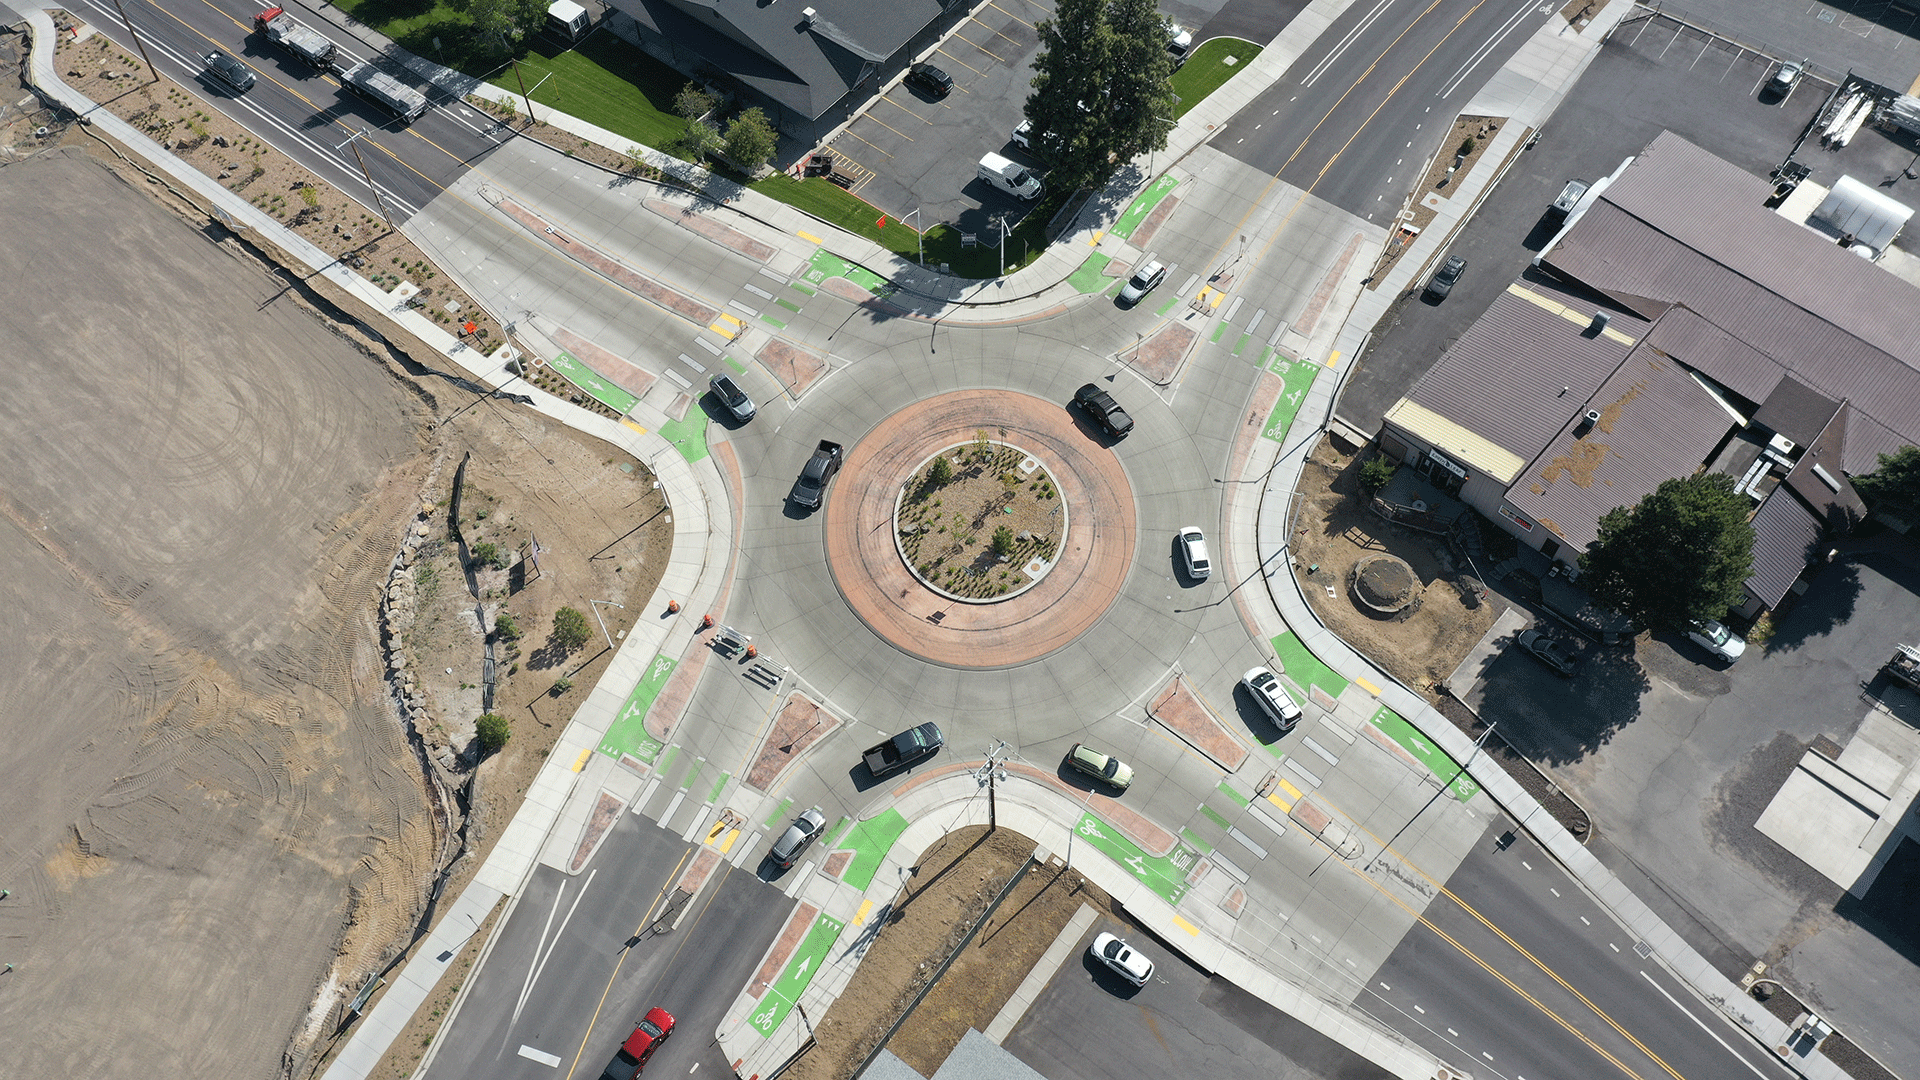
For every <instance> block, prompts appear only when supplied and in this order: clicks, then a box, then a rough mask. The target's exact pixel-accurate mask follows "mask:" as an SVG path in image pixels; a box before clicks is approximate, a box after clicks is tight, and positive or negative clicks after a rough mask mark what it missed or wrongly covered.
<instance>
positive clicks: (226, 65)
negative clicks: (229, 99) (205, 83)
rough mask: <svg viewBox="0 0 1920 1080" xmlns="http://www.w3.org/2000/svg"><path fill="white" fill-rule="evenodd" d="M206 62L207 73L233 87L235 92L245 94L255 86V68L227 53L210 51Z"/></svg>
mask: <svg viewBox="0 0 1920 1080" xmlns="http://www.w3.org/2000/svg"><path fill="white" fill-rule="evenodd" d="M206 62H207V74H209V75H212V76H213V77H214V78H216V79H219V80H220V81H221V82H223V83H226V84H227V85H228V86H230V87H232V88H233V92H234V93H236V94H244V93H246V92H247V91H248V89H250V88H251V87H252V86H253V69H252V68H250V67H248V66H247V65H245V64H243V63H241V62H240V61H238V60H235V59H234V58H233V57H231V56H228V55H227V54H226V53H220V52H211V53H208V54H207V55H206Z"/></svg>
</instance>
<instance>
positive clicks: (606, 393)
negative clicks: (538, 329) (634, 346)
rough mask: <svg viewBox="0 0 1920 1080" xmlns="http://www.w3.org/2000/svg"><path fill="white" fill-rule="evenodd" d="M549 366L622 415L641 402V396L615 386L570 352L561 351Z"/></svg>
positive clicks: (548, 362) (550, 361)
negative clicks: (638, 396) (635, 395)
mask: <svg viewBox="0 0 1920 1080" xmlns="http://www.w3.org/2000/svg"><path fill="white" fill-rule="evenodd" d="M547 366H548V367H550V368H552V369H553V370H555V371H557V372H559V373H560V376H561V378H564V379H566V380H567V381H568V382H570V383H572V384H573V385H575V386H577V387H579V388H580V389H582V390H584V391H586V392H587V394H588V395H589V396H591V397H592V398H593V399H594V400H595V401H598V402H599V403H600V404H602V405H605V406H606V407H607V408H609V409H612V410H613V411H614V412H617V413H619V414H620V415H621V416H625V415H627V413H629V412H631V411H633V407H634V406H635V405H637V404H639V403H640V399H639V398H637V397H634V396H633V395H632V394H629V393H627V392H626V391H625V390H622V389H621V388H620V387H618V386H615V385H614V384H613V383H612V382H610V381H608V380H607V379H606V378H605V377H604V376H602V375H601V374H600V373H599V372H597V371H595V370H593V369H592V368H590V367H588V366H587V365H586V364H584V363H581V361H580V358H579V357H577V356H575V355H573V354H572V353H570V352H564V351H563V352H561V353H560V354H559V355H557V356H555V357H554V358H553V359H551V360H548V361H547Z"/></svg>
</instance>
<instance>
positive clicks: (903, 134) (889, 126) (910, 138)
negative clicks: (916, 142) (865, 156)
mask: <svg viewBox="0 0 1920 1080" xmlns="http://www.w3.org/2000/svg"><path fill="white" fill-rule="evenodd" d="M867 119H869V120H871V121H873V122H874V123H876V124H879V125H880V126H881V127H883V128H886V129H887V130H888V131H891V132H893V133H894V134H895V135H898V136H900V137H901V138H903V139H905V140H907V141H908V142H912V141H913V136H911V135H909V134H907V133H906V132H904V131H901V130H900V129H899V128H897V127H894V126H893V125H892V124H889V123H887V122H886V121H885V120H882V119H880V118H879V117H877V116H875V115H873V114H872V113H871V112H869V113H868V114H867ZM854 138H856V139H860V136H858V135H855V136H854ZM860 141H861V142H867V140H865V139H860ZM867 145H868V146H873V144H872V143H867ZM873 148H874V149H875V150H878V149H880V148H879V147H877V146H873ZM888 156H889V157H891V156H892V155H891V154H889V155H888Z"/></svg>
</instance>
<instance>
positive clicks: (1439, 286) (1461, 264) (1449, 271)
mask: <svg viewBox="0 0 1920 1080" xmlns="http://www.w3.org/2000/svg"><path fill="white" fill-rule="evenodd" d="M1466 272H1467V260H1465V259H1463V258H1461V257H1460V256H1458V255H1449V256H1447V261H1446V262H1443V263H1441V264H1440V269H1438V270H1435V271H1434V272H1433V276H1432V277H1430V278H1428V279H1427V295H1428V296H1431V297H1433V298H1434V299H1435V300H1445V299H1446V298H1447V294H1448V293H1451V292H1452V291H1453V287H1454V286H1455V285H1457V284H1459V283H1460V275H1461V274H1464V273H1466Z"/></svg>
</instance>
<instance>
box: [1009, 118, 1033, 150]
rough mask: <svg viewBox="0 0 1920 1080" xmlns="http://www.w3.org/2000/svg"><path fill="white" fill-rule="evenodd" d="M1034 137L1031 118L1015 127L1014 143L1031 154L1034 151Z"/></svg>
mask: <svg viewBox="0 0 1920 1080" xmlns="http://www.w3.org/2000/svg"><path fill="white" fill-rule="evenodd" d="M1032 139H1033V121H1031V120H1022V121H1020V123H1019V125H1018V126H1017V127H1015V128H1014V129H1013V145H1015V146H1017V147H1019V148H1020V149H1022V150H1025V151H1026V152H1027V153H1029V154H1031V153H1033V143H1032Z"/></svg>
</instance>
